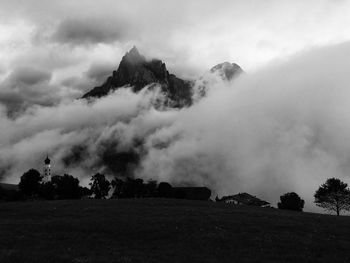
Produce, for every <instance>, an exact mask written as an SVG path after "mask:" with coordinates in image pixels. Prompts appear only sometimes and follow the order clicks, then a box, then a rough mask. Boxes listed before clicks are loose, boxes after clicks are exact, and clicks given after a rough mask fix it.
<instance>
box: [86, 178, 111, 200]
mask: <svg viewBox="0 0 350 263" xmlns="http://www.w3.org/2000/svg"><path fill="white" fill-rule="evenodd" d="M90 186H91V188H90V189H91V192H92V194H94V195H95V198H96V199H105V198H106V197H107V196H108V192H109V189H110V188H111V183H110V182H109V181H108V180H107V179H106V177H105V176H104V174H100V173H97V174H95V175H93V176H92V177H91V183H90Z"/></svg>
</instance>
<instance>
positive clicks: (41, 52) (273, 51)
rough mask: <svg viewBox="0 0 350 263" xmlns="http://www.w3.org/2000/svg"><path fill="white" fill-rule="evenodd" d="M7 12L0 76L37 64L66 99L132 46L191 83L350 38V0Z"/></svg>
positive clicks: (105, 2)
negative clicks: (222, 67) (220, 68)
mask: <svg viewBox="0 0 350 263" xmlns="http://www.w3.org/2000/svg"><path fill="white" fill-rule="evenodd" d="M0 7H1V8H0V17H1V18H0V74H1V77H2V79H3V78H5V77H6V76H7V75H9V74H11V72H17V71H16V70H18V68H19V67H20V68H21V70H22V72H23V68H26V67H35V68H36V69H37V70H40V71H42V73H44V74H46V75H49V76H50V79H49V82H50V84H57V85H59V86H60V87H61V89H62V86H65V87H66V90H61V93H62V94H61V95H62V96H70V95H72V94H77V93H79V92H78V91H77V90H75V89H72V87H73V86H74V87H73V88H76V89H78V90H81V89H84V88H85V89H87V88H86V84H91V83H92V82H91V81H93V80H96V79H98V77H100V75H99V74H103V73H105V72H106V70H107V69H110V68H112V67H117V65H118V63H119V61H120V59H121V56H122V55H123V54H124V53H125V52H126V51H127V50H128V49H130V48H131V47H132V46H133V45H136V46H137V47H138V48H139V49H140V50H141V52H142V53H145V55H147V56H150V57H159V58H161V59H163V60H164V61H165V62H166V63H167V65H168V67H169V68H170V69H171V70H172V71H174V72H175V73H176V74H178V75H180V76H182V77H189V78H192V77H196V76H198V75H200V74H202V73H203V71H205V70H208V69H209V68H211V67H212V66H213V65H215V64H217V63H219V62H223V61H230V62H236V63H237V64H239V65H240V66H241V67H242V68H244V69H245V70H246V71H251V70H255V69H257V68H259V67H261V66H264V65H265V64H266V63H268V62H270V61H272V60H274V59H284V58H288V56H290V55H291V54H294V53H296V52H298V51H300V50H304V49H309V48H312V47H314V46H319V45H321V46H322V45H328V44H334V43H339V42H343V41H346V40H349V39H350V28H349V27H348V26H347V25H349V24H350V16H349V15H348V14H349V12H350V2H349V1H341V0H314V1H312V0H310V1H283V0H278V1H277V0H275V1H271V0H265V1H247V0H244V1H235V0H217V1H211V0H200V1H199V0H178V1H167V0H100V1H95V0H94V1H91V0H80V1H69V0H60V1H56V0H51V1H46V0H25V1H24V0H22V1H20V0H11V1H7V0H0ZM91 68H92V69H91ZM89 70H90V71H89ZM91 70H92V72H91ZM98 80H100V79H98ZM62 82H63V84H62ZM67 93H68V94H67Z"/></svg>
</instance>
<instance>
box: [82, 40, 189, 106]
mask: <svg viewBox="0 0 350 263" xmlns="http://www.w3.org/2000/svg"><path fill="white" fill-rule="evenodd" d="M153 83H157V84H160V85H161V88H162V91H163V92H164V93H165V94H166V96H167V98H168V99H169V104H170V105H171V106H174V107H183V106H188V105H190V104H191V102H192V99H191V97H192V87H191V83H190V82H189V81H185V80H182V79H180V78H178V77H176V76H175V75H173V74H169V72H168V71H167V68H166V65H165V64H164V63H163V62H162V61H161V60H158V59H153V60H150V61H148V60H146V58H145V57H144V56H142V55H140V53H139V51H138V50H137V48H136V47H133V48H132V49H131V50H130V51H129V52H127V53H126V54H125V55H124V56H123V58H122V60H121V62H120V64H119V67H118V69H117V70H116V71H113V73H112V75H111V76H110V77H108V78H107V80H106V81H105V83H103V84H102V85H101V86H98V87H95V88H93V89H92V90H90V91H89V92H88V93H86V94H85V95H84V96H83V98H90V97H102V96H105V95H107V94H108V93H109V92H110V91H112V90H115V89H117V88H120V87H123V86H126V85H130V86H131V87H133V90H134V91H135V92H137V91H139V90H141V89H142V88H144V87H145V86H146V85H150V84H153Z"/></svg>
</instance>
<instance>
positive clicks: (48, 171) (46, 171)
mask: <svg viewBox="0 0 350 263" xmlns="http://www.w3.org/2000/svg"><path fill="white" fill-rule="evenodd" d="M43 170H44V172H43V176H44V177H43V181H44V182H49V181H51V160H50V159H49V155H48V154H47V155H46V159H45V160H44V169H43Z"/></svg>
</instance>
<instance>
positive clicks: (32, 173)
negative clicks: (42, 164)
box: [18, 169, 42, 197]
mask: <svg viewBox="0 0 350 263" xmlns="http://www.w3.org/2000/svg"><path fill="white" fill-rule="evenodd" d="M41 180H42V176H41V175H40V173H39V172H38V171H37V170H35V169H30V170H28V171H27V172H25V173H24V174H23V175H22V176H21V180H20V183H19V185H18V187H19V189H20V191H21V192H22V193H23V194H25V195H26V196H28V197H35V196H38V195H39V194H40V183H41Z"/></svg>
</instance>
